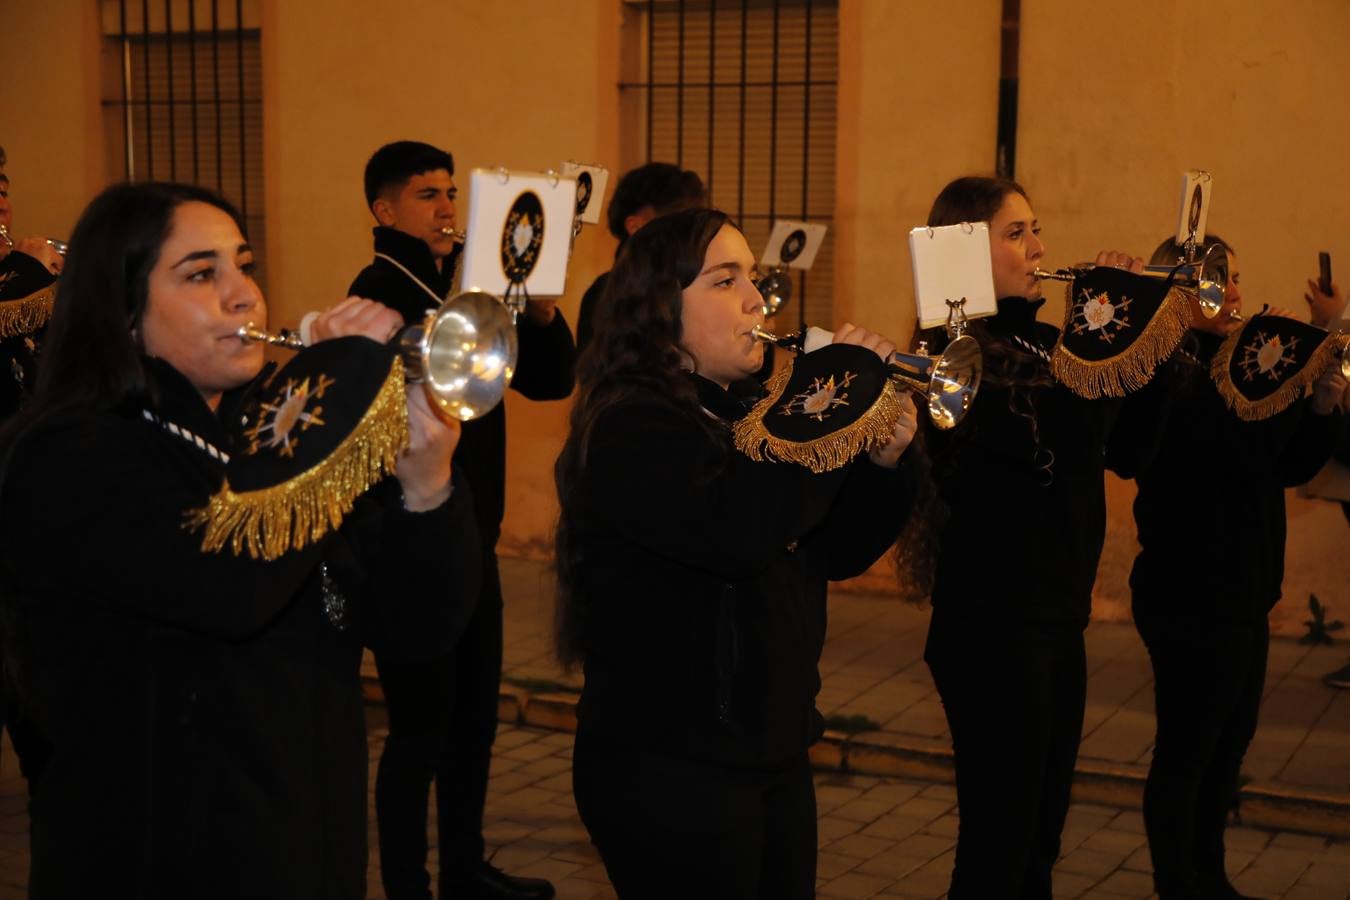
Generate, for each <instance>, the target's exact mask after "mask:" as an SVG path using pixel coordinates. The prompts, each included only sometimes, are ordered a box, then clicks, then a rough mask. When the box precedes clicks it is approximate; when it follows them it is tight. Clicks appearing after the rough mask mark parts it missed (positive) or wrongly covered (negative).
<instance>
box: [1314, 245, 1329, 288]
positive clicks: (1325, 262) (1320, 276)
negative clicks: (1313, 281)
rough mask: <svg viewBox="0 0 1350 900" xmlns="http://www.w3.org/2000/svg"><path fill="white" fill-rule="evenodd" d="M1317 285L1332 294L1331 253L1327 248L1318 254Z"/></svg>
mask: <svg viewBox="0 0 1350 900" xmlns="http://www.w3.org/2000/svg"><path fill="white" fill-rule="evenodd" d="M1317 287H1318V288H1319V289H1320V290H1321V291H1322V293H1324V294H1326V295H1327V296H1328V297H1329V296H1331V254H1330V253H1328V252H1326V251H1325V250H1323V251H1322V252H1321V253H1319V254H1317Z"/></svg>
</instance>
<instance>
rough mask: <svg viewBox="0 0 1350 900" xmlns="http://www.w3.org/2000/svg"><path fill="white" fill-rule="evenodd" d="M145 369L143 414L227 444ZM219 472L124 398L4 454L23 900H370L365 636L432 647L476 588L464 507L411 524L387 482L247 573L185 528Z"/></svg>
mask: <svg viewBox="0 0 1350 900" xmlns="http://www.w3.org/2000/svg"><path fill="white" fill-rule="evenodd" d="M147 364H148V365H149V367H150V369H151V371H152V374H153V376H154V382H155V386H156V388H157V391H156V392H157V394H158V400H157V402H154V403H151V404H150V408H151V409H152V410H153V412H154V413H155V414H157V415H158V416H161V417H163V418H164V419H166V420H168V421H172V422H174V423H176V424H177V425H178V426H179V427H180V428H187V429H188V430H190V431H191V432H193V433H194V434H196V435H199V436H201V437H202V438H203V439H204V440H205V441H207V442H209V443H211V444H213V445H214V446H216V447H218V448H222V449H223V448H226V447H228V446H229V445H230V441H229V438H228V437H227V435H226V430H225V428H223V427H222V424H221V419H220V418H217V416H216V415H214V414H212V412H211V411H210V410H209V409H208V407H207V406H206V404H205V403H204V402H203V400H202V398H201V396H200V395H199V394H198V393H197V392H196V391H195V390H194V389H193V388H192V386H191V385H190V384H189V383H188V382H187V380H186V379H184V378H183V377H182V376H181V375H179V374H178V373H177V372H176V371H175V370H173V369H172V368H170V367H169V366H168V365H167V364H164V363H160V362H158V361H155V360H150V361H148V363H147ZM232 400H233V398H231V397H228V396H227V398H226V399H225V400H224V401H222V404H221V408H222V410H231V411H229V412H222V414H221V415H222V416H225V417H229V416H237V409H232V403H231V401H232ZM236 421H237V419H236ZM222 477H223V466H222V464H221V463H220V462H219V461H218V460H216V459H213V458H212V457H211V456H210V455H208V453H206V452H204V451H203V450H201V449H199V448H198V447H197V446H196V445H195V444H194V443H192V442H189V441H188V440H185V439H184V438H182V437H179V436H175V435H173V434H170V433H169V432H168V431H166V430H165V429H164V428H163V427H161V425H159V424H156V423H154V422H152V421H148V420H147V419H146V418H145V417H144V415H143V412H142V409H141V408H140V406H139V404H138V405H137V406H136V408H128V409H126V410H125V411H123V412H121V413H104V414H79V415H74V414H72V415H63V416H60V417H54V418H52V419H49V420H47V422H46V423H45V424H44V425H41V426H39V427H38V428H37V429H36V430H33V431H30V432H28V433H27V434H26V435H24V436H23V437H22V438H20V440H19V443H18V444H17V446H16V448H15V450H14V453H13V455H12V457H11V460H10V463H9V468H8V472H7V475H6V478H5V483H4V491H3V497H2V502H0V534H2V535H3V544H2V545H0V546H2V547H3V550H2V551H0V552H2V554H3V556H2V558H3V568H4V592H5V599H6V603H7V606H8V607H9V609H8V611H7V612H8V615H9V617H10V619H11V620H12V621H15V622H17V626H18V634H17V636H16V637H17V646H18V648H19V650H20V653H19V655H18V662H19V663H20V665H21V667H22V668H21V678H22V680H21V685H22V688H23V694H22V697H21V699H22V702H23V703H24V705H25V707H26V708H27V709H28V710H29V711H30V712H31V714H32V715H33V716H34V717H35V721H36V723H37V725H38V726H39V727H40V728H41V729H42V731H43V732H44V733H45V737H46V738H47V739H48V740H49V741H50V743H51V755H50V757H49V759H48V760H47V761H46V763H45V765H44V767H43V770H42V771H41V773H40V774H39V775H38V776H37V778H36V780H35V782H34V784H33V802H32V854H33V856H32V874H31V882H30V890H31V896H33V897H35V898H46V897H52V898H68V897H95V896H118V897H156V898H158V897H175V898H178V897H221V898H225V897H230V898H237V897H275V898H287V900H296V898H318V897H324V898H360V897H362V896H364V892H365V874H366V841H365V836H366V816H365V812H366V738H365V726H364V718H363V710H362V698H361V689H360V672H359V669H360V658H361V651H362V643H363V641H364V642H366V643H369V644H373V645H375V646H377V647H380V648H381V649H382V650H383V651H384V652H386V653H390V654H397V655H400V656H403V657H406V658H409V659H426V658H431V657H434V656H437V655H439V654H442V653H445V652H447V650H448V646H449V645H450V643H451V642H452V641H453V636H452V634H453V633H454V632H455V631H456V628H462V623H463V620H464V619H465V618H466V616H467V612H468V611H467V609H465V608H463V607H465V606H466V605H467V602H471V600H472V598H474V597H475V596H476V594H477V584H476V579H477V577H478V573H479V569H480V564H479V562H478V559H477V547H476V545H475V543H474V541H473V534H474V532H473V522H472V500H471V497H470V496H469V494H468V491H467V490H465V489H463V487H462V485H461V486H459V487H457V488H456V489H455V490H454V492H453V494H452V495H451V499H450V500H449V501H447V502H446V503H445V504H443V505H442V506H441V507H440V508H438V509H436V510H433V511H429V512H426V513H420V514H414V513H409V512H406V511H404V510H403V507H402V501H401V494H400V492H399V490H398V488H397V483H396V482H393V481H392V480H390V481H386V482H384V483H383V484H381V485H379V486H377V487H376V488H375V489H374V490H373V491H371V492H369V493H368V494H367V495H365V496H364V497H362V498H360V499H359V500H358V501H357V502H358V508H357V509H356V510H355V511H354V512H353V513H352V514H351V515H350V516H349V517H348V519H347V520H346V521H345V522H344V523H343V526H342V528H341V530H340V531H339V532H338V533H337V534H335V535H331V536H330V537H329V538H327V539H325V540H324V541H323V542H322V543H321V544H319V545H317V546H311V547H309V548H306V549H304V550H301V551H295V552H290V553H288V554H286V555H285V556H283V557H281V558H280V559H277V560H275V561H273V562H261V561H255V560H252V559H250V558H248V557H236V556H234V555H233V554H232V553H230V552H228V551H225V552H221V553H218V554H210V553H203V552H202V550H201V549H200V540H201V538H200V535H197V534H192V533H189V532H188V531H186V530H185V529H184V528H183V514H184V512H185V511H187V510H189V509H193V508H197V507H200V506H202V505H203V504H204V503H205V501H206V499H207V498H208V496H209V495H210V494H211V493H213V492H214V491H215V490H216V489H217V488H219V487H220V485H221V481H222ZM321 561H322V562H326V563H327V570H328V573H329V576H330V577H331V578H332V580H333V582H335V583H336V586H337V590H338V593H339V595H340V596H341V597H342V598H344V599H343V600H342V601H341V602H340V603H339V604H337V605H336V606H335V608H333V609H332V610H330V611H331V612H332V615H330V611H326V603H325V598H324V596H323V595H324V591H323V590H322V588H321V574H320V563H321ZM447 585H456V586H457V589H456V590H454V591H447V590H446V586H447ZM330 601H331V593H330ZM327 605H330V606H331V605H333V604H331V602H330V604H327ZM337 607H340V608H337ZM335 620H336V621H335Z"/></svg>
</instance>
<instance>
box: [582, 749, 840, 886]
mask: <svg viewBox="0 0 1350 900" xmlns="http://www.w3.org/2000/svg"><path fill="white" fill-rule="evenodd" d="M572 785H573V792H574V793H575V795H576V801H577V812H578V813H580V815H581V821H582V823H583V824H584V825H585V826H586V830H587V831H589V832H590V835H591V840H592V841H593V842H594V843H595V847H596V849H597V850H598V851H599V853H600V858H601V860H602V861H603V862H604V864H605V871H606V872H608V873H609V879H610V882H611V883H612V884H613V885H614V890H615V893H617V894H618V896H619V898H620V900H689V898H692V897H698V898H700V900H810V898H812V897H814V896H815V890H816V792H815V785H814V783H813V782H812V780H811V766H810V762H809V761H808V759H807V756H806V754H805V753H802V755H801V758H800V759H799V760H797V761H796V762H794V763H793V764H791V765H790V766H788V767H787V768H785V769H782V770H779V771H769V772H762V771H745V770H736V769H728V768H725V767H720V766H715V765H709V764H706V763H698V762H691V761H689V760H683V759H676V758H673V757H668V756H659V755H656V754H652V753H646V752H642V751H638V750H634V749H632V748H628V747H623V746H619V745H616V744H613V743H606V742H605V741H604V740H601V739H597V738H594V737H591V736H588V735H587V734H586V732H585V730H584V729H583V730H582V732H581V733H579V734H578V735H577V742H576V747H575V750H574V753H573V758H572Z"/></svg>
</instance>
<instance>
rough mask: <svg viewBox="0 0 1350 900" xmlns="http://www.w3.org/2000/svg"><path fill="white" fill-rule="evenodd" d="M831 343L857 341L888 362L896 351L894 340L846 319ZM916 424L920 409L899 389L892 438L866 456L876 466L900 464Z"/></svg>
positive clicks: (854, 342)
mask: <svg viewBox="0 0 1350 900" xmlns="http://www.w3.org/2000/svg"><path fill="white" fill-rule="evenodd" d="M833 343H836V344H856V345H858V346H859V347H866V348H867V349H868V350H872V351H875V352H876V354H877V356H880V357H881V360H882V362H889V361H890V358H891V354H893V353H895V342H894V341H891V340H888V339H887V338H885V337H883V336H882V335H879V334H877V333H876V332H874V331H868V330H867V329H866V328H859V327H858V326H856V325H852V324H850V323H848V322H845V323H844V324H843V325H841V326H839V330H838V331H836V332H835V333H834V341H833ZM918 427H919V412H918V409H917V407H915V406H914V399H913V398H912V397H910V395H909V392H908V391H901V392H900V415H899V416H898V417H897V418H896V420H895V425H894V426H892V428H891V439H890V440H889V441H887V442H886V443H885V444H884V445H882V446H880V447H877V448H876V449H875V450H873V451H872V452H871V453H870V454H868V459H870V460H872V462H873V463H875V464H876V465H878V466H884V467H885V468H888V469H894V468H895V467H896V466H898V465H899V464H900V457H901V456H902V455H903V454H904V452H905V450H907V449H908V448H909V445H910V442H912V441H913V440H914V432H915V431H916V430H918Z"/></svg>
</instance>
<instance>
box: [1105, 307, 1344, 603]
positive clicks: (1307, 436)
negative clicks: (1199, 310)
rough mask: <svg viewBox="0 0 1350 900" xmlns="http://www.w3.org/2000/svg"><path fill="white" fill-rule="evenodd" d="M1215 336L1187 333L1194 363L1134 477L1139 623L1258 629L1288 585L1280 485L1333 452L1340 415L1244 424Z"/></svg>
mask: <svg viewBox="0 0 1350 900" xmlns="http://www.w3.org/2000/svg"><path fill="white" fill-rule="evenodd" d="M1220 343H1221V340H1220V339H1219V338H1218V337H1217V336H1215V335H1210V334H1205V333H1201V332H1192V333H1191V337H1190V346H1191V349H1192V350H1193V351H1194V355H1195V356H1196V357H1197V358H1198V360H1199V361H1200V363H1201V364H1200V365H1194V364H1193V365H1191V366H1189V367H1188V369H1187V371H1186V373H1185V374H1184V375H1183V377H1182V378H1181V379H1180V380H1179V382H1178V384H1177V387H1176V391H1175V399H1174V405H1173V408H1172V411H1171V415H1170V416H1169V417H1168V418H1167V420H1166V427H1165V429H1164V430H1163V434H1162V446H1161V450H1160V452H1159V454H1158V457H1157V460H1156V461H1155V463H1154V464H1153V465H1152V466H1150V467H1148V468H1147V469H1145V470H1144V471H1142V472H1140V473H1139V474H1138V476H1137V478H1136V481H1137V482H1138V485H1139V494H1138V496H1137V497H1136V499H1135V503H1134V518H1135V523H1136V524H1137V525H1138V528H1139V543H1140V546H1141V550H1140V552H1139V556H1138V557H1137V558H1136V559H1135V561H1134V570H1133V571H1132V572H1131V574H1130V587H1131V589H1132V593H1133V596H1134V616H1135V621H1136V622H1137V623H1138V624H1139V625H1140V627H1142V628H1155V627H1164V628H1165V627H1168V626H1172V625H1175V626H1178V627H1183V628H1184V627H1192V626H1194V625H1197V624H1199V625H1203V624H1206V623H1209V622H1215V621H1222V622H1253V621H1256V622H1259V621H1261V620H1263V619H1264V618H1265V616H1266V614H1267V613H1268V612H1269V611H1270V609H1271V607H1273V606H1274V605H1275V603H1276V602H1277V601H1278V600H1279V599H1280V583H1281V582H1282V581H1283V580H1284V544H1285V510H1284V489H1285V488H1286V487H1292V486H1294V485H1298V484H1302V483H1304V482H1305V481H1308V480H1309V479H1310V478H1312V477H1313V476H1314V475H1315V474H1317V470H1318V469H1320V468H1321V467H1322V465H1323V464H1324V463H1325V462H1326V461H1327V459H1328V458H1329V457H1330V455H1331V452H1332V450H1333V449H1334V446H1335V442H1336V438H1337V436H1338V431H1339V428H1340V419H1339V417H1338V416H1336V415H1328V416H1319V415H1314V414H1313V413H1312V412H1311V410H1310V409H1309V404H1310V401H1309V400H1307V399H1304V400H1301V401H1298V402H1296V403H1294V404H1293V405H1291V406H1290V407H1289V408H1288V409H1286V410H1285V411H1284V412H1282V413H1280V414H1279V415H1276V416H1273V417H1271V418H1269V419H1265V420H1263V421H1259V422H1246V421H1243V420H1242V419H1239V418H1238V417H1237V415H1236V414H1234V413H1233V412H1232V411H1231V410H1229V409H1228V408H1227V406H1226V405H1225V403H1224V400H1223V397H1222V396H1221V395H1220V394H1219V389H1218V387H1217V386H1216V385H1215V383H1214V380H1213V379H1212V378H1211V377H1210V375H1209V372H1208V367H1209V363H1210V360H1212V359H1213V357H1214V354H1215V352H1216V351H1217V350H1218V348H1219V345H1220Z"/></svg>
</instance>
